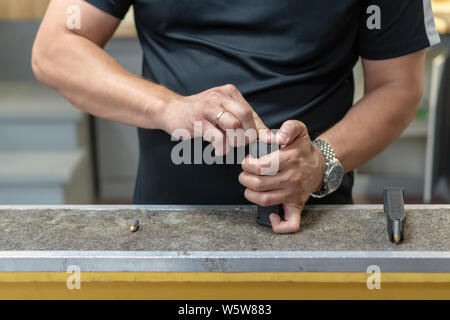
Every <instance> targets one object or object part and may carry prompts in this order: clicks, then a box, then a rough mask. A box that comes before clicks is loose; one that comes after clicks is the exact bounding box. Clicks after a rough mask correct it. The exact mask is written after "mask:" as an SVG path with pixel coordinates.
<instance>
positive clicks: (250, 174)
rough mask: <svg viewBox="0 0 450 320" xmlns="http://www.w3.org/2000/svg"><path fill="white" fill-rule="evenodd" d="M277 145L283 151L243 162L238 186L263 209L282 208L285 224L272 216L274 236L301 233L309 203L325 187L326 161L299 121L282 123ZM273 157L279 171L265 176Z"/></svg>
mask: <svg viewBox="0 0 450 320" xmlns="http://www.w3.org/2000/svg"><path fill="white" fill-rule="evenodd" d="M276 141H277V143H278V144H279V145H280V146H281V149H279V150H277V151H275V152H273V153H271V154H268V155H266V156H264V157H261V158H259V159H255V158H251V159H250V158H249V156H248V157H247V158H246V159H245V160H244V161H243V163H242V169H243V172H242V173H241V174H240V175H239V182H240V183H241V184H242V185H244V186H245V187H246V188H247V189H246V190H245V193H244V196H245V198H246V199H247V200H249V201H251V202H253V203H256V204H258V205H261V206H264V207H266V206H272V205H278V204H283V208H284V219H285V220H284V221H282V220H281V218H280V216H279V215H277V214H275V213H272V214H271V215H270V221H271V223H272V228H273V231H274V232H276V233H293V232H298V231H299V230H300V221H301V212H302V210H303V207H304V205H305V203H306V201H307V200H308V198H309V196H310V194H311V193H313V192H317V191H318V190H319V189H320V188H321V187H322V184H323V178H324V174H325V158H324V157H323V155H322V153H321V152H320V150H319V149H318V148H317V147H316V146H315V145H314V144H313V143H312V142H311V139H310V137H309V134H308V129H307V128H306V126H305V125H304V124H303V123H302V122H300V121H296V120H288V121H286V122H285V123H283V125H282V126H281V128H280V130H279V131H278V132H277V135H276ZM272 157H278V161H279V169H278V171H277V172H276V173H274V174H271V175H263V174H262V171H263V172H264V168H267V165H268V164H269V163H273V161H274V160H273V159H274V158H272Z"/></svg>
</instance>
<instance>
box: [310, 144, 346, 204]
mask: <svg viewBox="0 0 450 320" xmlns="http://www.w3.org/2000/svg"><path fill="white" fill-rule="evenodd" d="M312 143H313V144H314V145H315V146H316V147H317V148H319V150H320V151H321V152H322V154H323V156H324V158H325V161H326V166H327V168H326V170H325V176H324V178H323V186H322V188H321V189H320V190H319V191H318V192H315V193H312V194H311V196H312V197H313V198H323V197H325V196H327V195H329V194H330V193H332V192H334V191H336V190H337V189H338V188H339V186H340V185H341V183H342V179H343V178H344V168H343V167H342V165H341V163H340V162H339V160H338V159H337V158H336V155H335V154H334V151H333V149H332V148H331V147H330V145H329V144H328V143H327V142H326V141H324V140H320V139H316V140H314V141H313V142H312Z"/></svg>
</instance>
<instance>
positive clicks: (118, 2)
mask: <svg viewBox="0 0 450 320" xmlns="http://www.w3.org/2000/svg"><path fill="white" fill-rule="evenodd" d="M84 1H86V2H89V3H90V4H92V5H93V6H95V7H97V8H99V9H101V10H103V11H105V12H107V13H109V14H110V15H112V16H114V17H116V18H119V19H123V18H124V17H125V14H126V13H127V11H128V9H129V8H130V6H131V5H132V4H133V3H134V1H135V0H84Z"/></svg>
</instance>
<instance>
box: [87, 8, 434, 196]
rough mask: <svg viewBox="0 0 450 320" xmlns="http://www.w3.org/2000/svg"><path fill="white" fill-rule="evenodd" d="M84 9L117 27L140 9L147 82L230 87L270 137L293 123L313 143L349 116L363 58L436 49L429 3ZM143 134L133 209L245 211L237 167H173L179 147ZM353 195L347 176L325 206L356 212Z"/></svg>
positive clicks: (181, 87)
mask: <svg viewBox="0 0 450 320" xmlns="http://www.w3.org/2000/svg"><path fill="white" fill-rule="evenodd" d="M86 1H88V2H89V3H91V4H93V5H94V6H96V7H98V8H100V9H102V10H104V11H106V12H107V13H109V14H111V15H113V16H116V17H118V18H123V17H124V15H125V13H126V12H127V10H128V9H129V7H130V6H131V5H134V13H135V21H136V27H137V31H138V35H139V40H140V42H141V45H142V48H143V53H144V59H143V76H144V77H145V78H146V79H149V80H151V81H153V82H155V83H158V84H161V85H164V86H166V87H168V88H169V89H172V90H173V91H175V92H177V93H179V94H182V95H192V94H195V93H199V92H201V91H204V90H206V89H209V88H211V87H215V86H220V85H224V84H228V83H231V84H234V85H235V86H236V87H237V88H238V89H239V90H240V91H241V92H242V94H243V95H244V97H245V98H246V99H247V101H248V102H249V103H250V105H251V106H252V107H253V109H254V110H255V111H256V112H257V113H258V114H259V115H260V117H261V118H262V120H263V121H264V123H266V124H267V125H268V127H269V128H271V129H276V128H279V127H280V126H281V124H282V123H283V122H284V121H286V120H288V119H297V120H300V121H302V122H304V123H305V124H306V125H307V127H308V130H309V133H310V135H311V138H312V139H313V138H314V137H316V136H318V135H319V134H320V133H322V132H324V131H325V130H327V129H328V128H330V127H331V126H332V125H334V124H335V123H336V122H338V121H339V120H341V119H342V118H343V117H344V115H345V114H346V112H347V111H348V110H349V109H350V108H351V107H352V102H353V101H352V100H353V92H354V85H353V76H352V68H353V66H354V64H355V62H356V61H357V59H358V56H361V57H363V58H366V59H389V58H394V57H398V56H401V55H405V54H408V53H411V52H414V51H418V50H421V49H423V48H426V47H428V46H430V45H433V44H435V43H437V42H439V36H438V34H437V33H436V30H435V27H434V20H433V14H432V11H431V5H430V1H429V0H395V1H394V0H370V1H369V0H339V1H331V0H86ZM378 27H380V28H379V29H378ZM138 130H139V144H140V161H139V171H138V177H137V181H136V189H135V196H134V202H135V203H136V204H245V203H248V202H247V200H246V199H245V198H244V196H243V190H244V188H243V187H242V186H241V185H240V184H239V182H238V175H239V173H240V172H241V168H240V166H239V165H238V164H236V165H225V164H224V165H220V164H214V165H207V164H182V165H176V164H174V163H173V162H172V160H171V150H172V148H173V147H174V146H175V145H176V144H177V143H178V142H176V141H171V138H170V135H168V134H167V133H164V132H162V131H159V130H147V129H141V128H139V129H138ZM349 134H357V132H351V133H349ZM203 144H204V145H206V144H205V143H203ZM352 185H353V175H352V174H348V175H346V176H345V178H344V182H343V185H342V186H341V188H339V189H338V190H337V191H336V192H334V193H333V194H331V195H329V196H328V197H325V198H324V199H322V200H321V201H320V202H321V203H350V202H351V201H352V198H351V189H352Z"/></svg>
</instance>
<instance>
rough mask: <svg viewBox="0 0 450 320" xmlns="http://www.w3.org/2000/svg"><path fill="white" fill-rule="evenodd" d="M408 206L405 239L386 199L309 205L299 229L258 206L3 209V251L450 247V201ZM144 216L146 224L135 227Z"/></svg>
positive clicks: (0, 216) (0, 242)
mask: <svg viewBox="0 0 450 320" xmlns="http://www.w3.org/2000/svg"><path fill="white" fill-rule="evenodd" d="M424 208H425V207H423V208H422V209H420V208H419V209H412V208H409V209H407V223H406V233H405V239H406V240H405V242H404V243H403V244H401V245H395V244H392V243H391V242H390V241H389V240H388V237H387V233H386V220H385V214H384V213H383V212H382V208H381V206H366V207H348V206H341V207H322V208H317V209H307V210H305V211H304V213H303V215H302V223H301V232H299V233H296V234H288V235H279V234H274V233H273V232H272V231H271V229H269V228H265V227H261V226H259V225H257V224H256V222H255V216H256V212H255V209H254V208H251V207H250V208H249V207H244V208H236V209H233V208H228V209H217V208H215V209H214V208H207V207H205V208H202V209H196V208H194V209H188V210H171V209H163V210H155V209H152V208H148V209H144V208H139V209H126V208H124V207H119V208H118V209H116V210H113V209H104V210H95V209H94V210H89V209H38V208H36V209H32V208H31V209H22V210H18V209H10V210H6V209H3V210H2V209H1V208H0V230H1V237H0V250H3V251H5V250H21V251H27V250H55V251H56V250H75V251H78V250H81V251H91V250H102V251H108V250H119V251H121V250H125V251H126V250H130V251H135V250H139V251H141V250H142V251H299V250H300V251H322V250H337V251H385V250H395V251H398V250H401V251H405V250H406V251H450V208H445V207H441V208H438V207H437V208H435V209H424ZM134 219H139V221H140V228H139V231H138V232H136V233H131V232H130V229H129V226H130V224H131V223H132V222H133V221H134Z"/></svg>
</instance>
